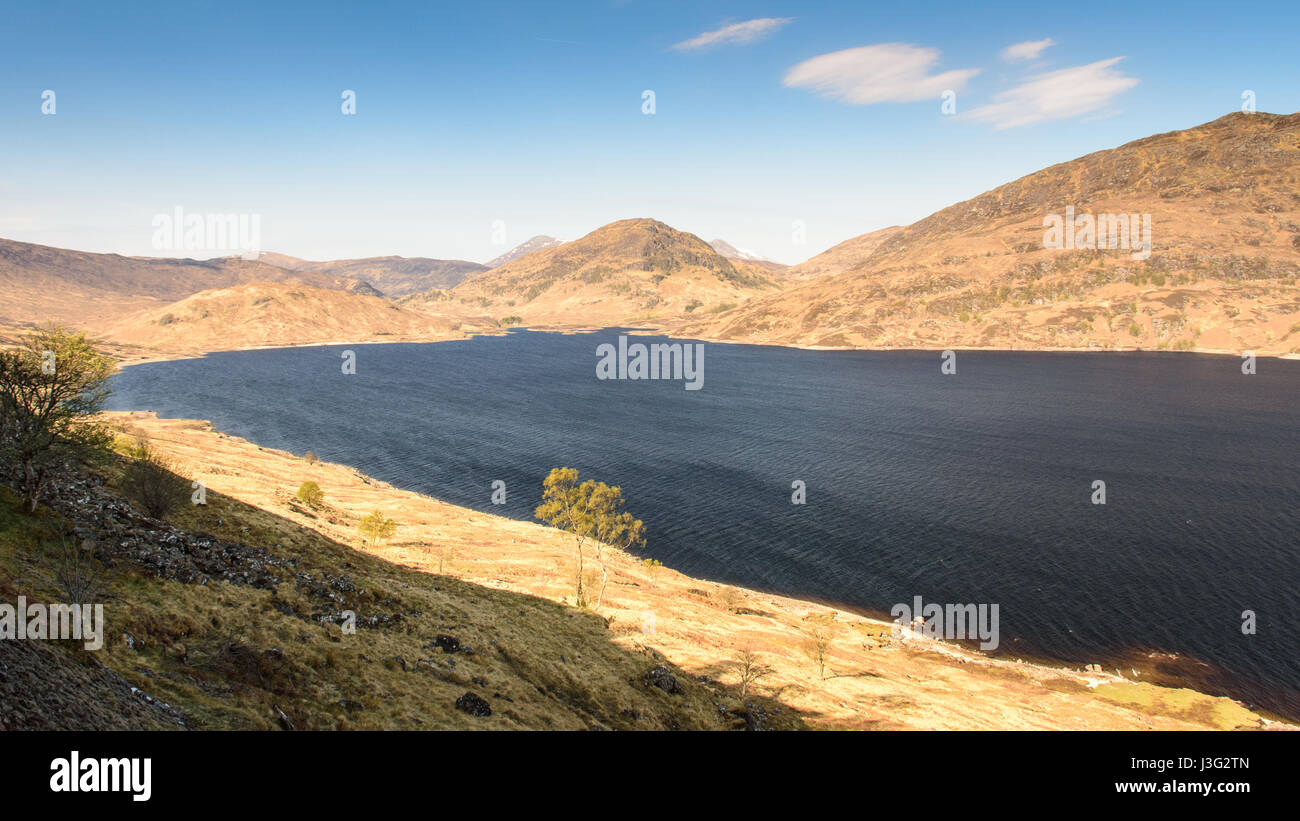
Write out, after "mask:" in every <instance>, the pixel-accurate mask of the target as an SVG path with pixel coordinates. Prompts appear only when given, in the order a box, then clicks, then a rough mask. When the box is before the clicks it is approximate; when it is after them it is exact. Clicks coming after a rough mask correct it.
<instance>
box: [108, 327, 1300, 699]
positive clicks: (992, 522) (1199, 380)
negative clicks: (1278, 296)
mask: <svg viewBox="0 0 1300 821" xmlns="http://www.w3.org/2000/svg"><path fill="white" fill-rule="evenodd" d="M616 340H617V332H616V331H604V332H600V333H596V334H582V335H571V336H564V335H558V334H539V333H528V332H518V333H512V334H509V335H507V336H504V337H485V338H478V339H473V340H468V341H463V342H443V343H437V344H395V345H368V346H367V345H360V346H331V347H316V348H297V349H281V350H263V351H247V352H235V353H223V354H214V355H212V356H208V357H206V358H204V359H197V360H187V361H180V362H167V363H159V364H150V365H138V366H134V367H131V368H128V369H126V370H125V371H124V372H123V373H121V374H120V375H119V376H117V377H116V378H115V382H114V386H115V390H116V395H115V397H114V399H113V401H112V407H113V408H115V409H119V410H143V409H148V410H155V411H157V412H159V414H161V415H163V416H169V417H189V418H200V419H210V420H212V421H213V423H214V424H215V426H216V427H217V428H218V429H219V430H222V431H225V432H227V433H231V434H234V435H237V436H242V437H246V438H248V439H250V440H252V441H254V442H257V443H259V444H262V445H265V446H269V447H275V448H283V449H286V450H290V451H293V452H295V453H299V454H301V453H303V452H304V451H306V450H313V451H315V452H316V453H318V454H319V455H320V456H321V458H323V459H326V460H329V461H337V462H343V463H346V464H350V465H354V466H356V467H358V468H359V469H361V470H362V471H364V472H365V473H368V474H370V475H373V476H376V477H378V478H380V479H383V480H385V481H388V482H391V483H393V484H395V485H398V486H400V487H404V488H408V489H412V490H416V491H420V492H422V493H427V494H429V495H432V496H436V497H438V498H441V499H446V500H449V501H451V502H455V503H457V504H461V505H465V506H468V507H473V508H477V509H480V510H484V511H490V512H494V513H501V514H504V515H508V516H515V517H518V518H531V516H532V509H533V507H534V506H535V505H536V504H537V503H538V501H539V498H540V493H541V481H542V478H543V477H544V476H545V475H546V473H547V472H548V471H549V470H550V469H551V468H553V467H557V466H561V465H565V466H570V467H575V468H578V470H579V471H580V472H581V474H582V476H583V477H590V478H597V479H600V480H603V481H606V482H608V483H610V484H618V485H621V486H622V487H623V491H624V495H625V497H626V498H627V500H628V507H627V509H628V510H630V511H631V512H633V513H634V514H635V515H637V516H638V517H640V518H641V519H643V520H644V521H645V523H646V526H647V535H648V539H649V541H648V545H647V546H646V548H645V549H644V552H645V553H646V554H647V555H650V556H653V557H655V558H658V559H660V560H662V561H663V562H664V563H665V564H667V565H669V566H671V567H674V568H676V569H678V570H681V571H683V572H686V573H688V574H692V575H697V576H703V577H707V578H712V579H718V580H725V581H728V582H733V583H737V584H742V585H746V586H751V587H758V588H764V589H768V590H773V591H779V592H782V593H786V594H791V595H796V596H803V597H809V598H816V599H819V600H823V601H827V602H833V603H837V604H841V605H845V606H848V607H852V608H856V609H860V610H866V611H871V612H887V611H888V609H889V608H890V607H891V606H892V605H893V604H895V603H898V602H909V603H910V602H911V601H912V597H913V596H915V595H920V596H922V597H923V598H924V599H925V600H927V601H933V602H941V603H943V602H952V603H965V602H971V603H997V604H999V605H1000V615H1001V639H1002V646H1001V648H1000V651H999V652H1003V653H1007V654H1010V655H1014V656H1031V655H1033V656H1042V657H1049V658H1055V659H1061V660H1066V661H1069V662H1073V663H1079V664H1082V663H1089V662H1094V661H1101V662H1107V666H1108V667H1110V668H1112V669H1113V668H1114V667H1117V666H1120V665H1121V664H1122V666H1123V670H1124V673H1125V674H1126V675H1128V674H1129V667H1130V666H1137V667H1138V669H1139V672H1140V674H1141V675H1142V677H1143V678H1155V679H1156V680H1164V679H1166V678H1167V677H1168V676H1171V675H1176V676H1178V677H1180V680H1183V681H1186V680H1188V678H1190V679H1193V680H1194V681H1193V683H1196V684H1197V685H1198V686H1201V687H1205V688H1207V689H1210V690H1213V691H1216V692H1223V693H1228V694H1231V695H1234V696H1235V697H1238V698H1241V699H1243V700H1245V701H1246V702H1247V703H1249V704H1252V705H1257V706H1261V707H1264V708H1266V709H1269V710H1273V711H1275V712H1278V713H1282V714H1284V715H1288V716H1300V591H1298V590H1297V582H1300V535H1298V534H1300V511H1298V509H1297V502H1298V500H1300V472H1298V471H1297V456H1298V455H1300V401H1298V400H1300V362H1294V361H1278V360H1269V359H1263V360H1260V362H1259V367H1258V373H1257V374H1255V375H1252V376H1245V375H1243V374H1242V373H1241V369H1240V360H1238V359H1236V358H1233V357H1216V356H1201V355H1194V354H1175V353H1097V354H1084V353H1068V354H1065V353H1062V354H1057V353H1002V352H960V353H959V354H958V358H957V362H958V373H957V374H956V375H954V376H944V375H942V374H941V373H940V368H939V356H938V355H937V354H934V353H918V352H830V351H800V350H792V349H784V348H771V347H746V346H730V345H720V344H708V345H706V346H705V370H704V387H703V389H702V390H699V391H686V390H684V389H683V384H682V383H681V382H674V381H641V382H633V381H600V380H597V379H596V377H595V364H596V346H597V344H599V343H602V342H611V343H612V342H616ZM345 348H350V349H352V350H354V351H355V352H356V354H357V370H356V373H355V375H344V374H343V373H341V369H340V363H341V359H340V352H341V351H342V350H344V349H345ZM496 479H501V480H504V481H505V482H506V483H507V488H508V500H509V502H508V504H507V505H505V506H504V507H495V506H493V505H492V504H491V503H490V497H491V484H492V482H493V480H496ZM796 479H797V480H802V481H804V482H805V483H806V484H807V504H806V505H803V506H797V505H793V504H791V502H790V496H791V482H793V481H794V480H796ZM1094 480H1103V481H1105V482H1106V490H1107V503H1106V504H1105V505H1104V506H1103V505H1094V504H1092V503H1091V496H1092V483H1093V481H1094ZM325 491H326V493H327V494H328V492H329V489H328V488H326V489H325ZM1245 610H1253V611H1255V613H1256V614H1257V619H1258V633H1257V634H1256V635H1251V636H1248V635H1243V634H1242V631H1241V623H1242V612H1243V611H1245ZM1156 651H1158V652H1159V653H1169V654H1177V656H1178V657H1179V658H1178V659H1177V660H1170V659H1167V658H1164V657H1153V656H1151V655H1150V654H1151V653H1153V652H1156Z"/></svg>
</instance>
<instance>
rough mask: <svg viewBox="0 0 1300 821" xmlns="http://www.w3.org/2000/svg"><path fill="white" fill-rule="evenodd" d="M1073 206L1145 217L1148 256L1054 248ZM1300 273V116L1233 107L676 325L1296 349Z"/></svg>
mask: <svg viewBox="0 0 1300 821" xmlns="http://www.w3.org/2000/svg"><path fill="white" fill-rule="evenodd" d="M1067 206H1073V207H1074V209H1075V211H1076V213H1077V214H1080V215H1082V214H1086V213H1091V214H1094V215H1095V214H1104V213H1112V214H1138V215H1142V214H1149V215H1150V218H1151V226H1152V227H1151V234H1152V240H1153V241H1152V249H1151V254H1150V257H1149V258H1147V259H1134V258H1133V255H1132V253H1131V252H1130V250H1126V249H1117V250H1110V249H1103V250H1076V249H1070V250H1066V249H1047V248H1044V233H1045V228H1044V219H1045V217H1047V216H1048V215H1050V214H1059V215H1063V214H1064V213H1065V210H1066V208H1067ZM860 239H863V238H860ZM832 250H834V249H832ZM810 262H812V261H811V260H810ZM807 264H808V263H805V265H807ZM1297 275H1300V114H1291V115H1287V116H1280V115H1274V114H1264V113H1258V114H1231V115H1228V116H1226V117H1222V118H1220V119H1218V120H1215V121H1213V122H1210V123H1206V124H1205V125H1201V126H1198V127H1196V128H1192V129H1188V130H1186V131H1173V132H1169V133H1166V134H1159V135H1156V136H1153V137H1148V138H1146V139H1142V140H1138V141H1136V142H1132V143H1128V144H1127V145H1124V146H1121V147H1119V148H1116V149H1113V150H1107V151H1099V152H1096V153H1093V154H1089V155H1087V156H1085V157H1080V158H1079V159H1076V160H1072V161H1070V162H1066V163H1061V164H1059V165H1055V166H1052V167H1050V168H1047V169H1045V170H1043V171H1039V172H1037V173H1035V174H1030V175H1029V176H1026V177H1023V178H1021V179H1019V180H1016V181H1015V182H1012V183H1008V184H1007V185H1004V186H1001V187H999V188H996V189H994V190H992V191H989V192H987V193H984V194H981V195H980V196H978V197H975V198H974V199H971V200H967V201H966V202H962V203H958V204H957V205H954V206H951V207H949V208H945V209H943V210H942V211H939V212H937V213H935V214H932V215H931V216H929V217H926V218H925V219H923V220H921V221H919V222H917V223H915V224H913V225H910V226H908V227H907V228H904V229H902V230H900V231H897V232H895V233H893V234H892V235H890V236H889V237H887V238H886V239H885V240H884V241H883V242H881V243H880V245H879V247H878V248H876V249H875V251H873V252H872V253H871V254H870V255H869V256H868V257H867V258H866V259H865V260H863V261H861V262H859V263H858V264H856V265H855V266H853V267H851V268H849V269H847V270H844V271H842V272H840V273H837V274H832V275H829V276H823V277H822V278H819V279H817V280H814V281H812V282H809V283H807V284H805V285H802V286H799V287H797V288H792V289H790V290H788V291H786V292H784V293H781V294H777V295H773V296H769V297H767V298H764V299H762V300H758V301H755V302H752V303H750V304H748V305H744V306H741V307H739V308H737V309H736V310H734V311H730V312H727V313H724V314H722V315H720V316H718V317H716V318H710V319H708V320H707V321H696V322H693V323H687V324H684V325H683V326H682V327H681V328H680V330H682V331H684V332H686V333H691V334H696V335H702V336H708V337H712V338H723V339H734V340H743V341H748V342H771V343H781V344H798V345H824V346H846V347H945V348H946V347H996V348H1005V347H1016V348H1019V347H1026V348H1080V347H1101V348H1107V347H1110V348H1133V347H1140V348H1167V349H1177V350H1221V351H1240V350H1255V351H1257V352H1260V353H1272V354H1286V353H1296V352H1297V351H1300V291H1298V290H1297V287H1296V277H1297Z"/></svg>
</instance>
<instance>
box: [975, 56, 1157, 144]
mask: <svg viewBox="0 0 1300 821" xmlns="http://www.w3.org/2000/svg"><path fill="white" fill-rule="evenodd" d="M1123 59H1124V58H1123V57H1112V58H1110V59H1109V60H1098V61H1097V62H1095V63H1089V64H1087V65H1084V66H1074V67H1072V68H1063V69H1060V70H1059V71H1049V72H1047V73H1045V74H1035V75H1032V76H1030V77H1029V78H1028V79H1027V80H1026V81H1025V82H1024V83H1022V84H1021V85H1018V86H1016V87H1015V88H1012V89H1009V90H1007V91H1003V92H1000V93H998V94H996V95H994V97H993V102H992V103H989V104H988V105H982V106H979V107H977V108H972V109H971V110H969V111H967V112H966V113H964V114H959V115H958V117H960V118H962V119H968V120H976V121H978V122H986V123H992V124H993V127H994V128H995V129H997V130H1002V129H1007V128H1016V127H1018V126H1024V125H1033V124H1034V123H1041V122H1046V121H1048V120H1062V119H1065V118H1067V117H1077V116H1079V115H1081V114H1088V113H1091V112H1093V111H1097V110H1098V109H1101V108H1104V107H1106V106H1107V105H1108V104H1109V103H1110V101H1111V100H1112V99H1113V98H1114V97H1115V96H1116V95H1118V94H1119V93H1120V92H1123V91H1127V90H1128V89H1130V88H1132V87H1133V86H1135V85H1137V84H1138V81H1137V79H1136V78H1135V77H1128V76H1126V75H1125V74H1124V73H1123V72H1122V71H1120V70H1119V69H1118V68H1116V65H1117V64H1118V63H1119V61H1120V60H1123Z"/></svg>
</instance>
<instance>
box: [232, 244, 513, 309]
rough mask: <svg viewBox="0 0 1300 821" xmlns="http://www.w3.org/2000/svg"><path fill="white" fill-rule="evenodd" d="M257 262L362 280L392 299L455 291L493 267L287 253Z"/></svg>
mask: <svg viewBox="0 0 1300 821" xmlns="http://www.w3.org/2000/svg"><path fill="white" fill-rule="evenodd" d="M258 259H259V260H261V261H263V262H268V263H270V264H271V265H277V266H279V267H281V268H287V269H290V270H294V271H309V270H310V271H320V272H322V273H327V274H334V275H336V276H344V277H350V278H353V279H359V280H362V281H363V282H367V283H369V284H370V285H372V286H374V288H375V289H377V290H376V293H375V295H380V294H382V295H383V296H388V297H393V298H397V297H402V296H406V295H408V294H415V293H420V292H422V291H428V290H431V289H434V288H443V289H445V288H452V287H455V286H456V285H458V284H459V283H461V282H462V281H463V280H464V279H465V277H467V276H469V275H470V274H477V273H480V272H482V271H486V270H487V269H488V268H489V267H490V266H487V265H480V264H478V263H477V262H469V261H467V260H463V259H429V258H428V257H365V258H363V259H336V260H330V261H326V262H313V261H311V260H305V259H298V258H297V257H290V256H286V255H284V254H274V253H263V254H262V255H261V256H259V257H258Z"/></svg>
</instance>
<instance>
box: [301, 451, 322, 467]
mask: <svg viewBox="0 0 1300 821" xmlns="http://www.w3.org/2000/svg"><path fill="white" fill-rule="evenodd" d="M302 459H303V461H304V462H306V463H307V464H309V465H314V464H316V463H317V462H319V461H320V457H319V456H317V455H316V454H315V452H314V451H310V450H309V451H307V452H306V453H304V454H303V455H302Z"/></svg>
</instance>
